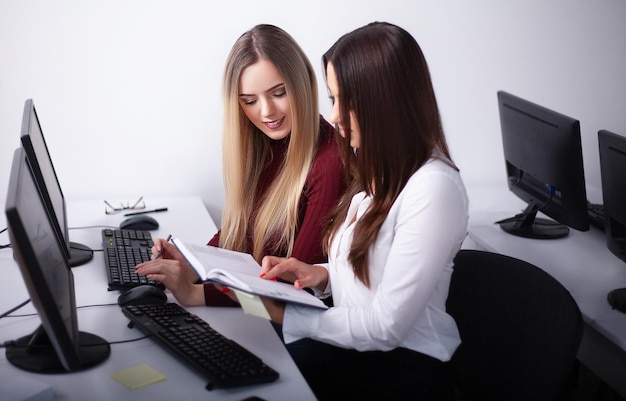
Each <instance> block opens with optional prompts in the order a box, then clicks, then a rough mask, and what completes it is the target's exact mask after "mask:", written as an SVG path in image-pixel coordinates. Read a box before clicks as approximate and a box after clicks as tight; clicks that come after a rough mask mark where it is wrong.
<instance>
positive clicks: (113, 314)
mask: <svg viewBox="0 0 626 401" xmlns="http://www.w3.org/2000/svg"><path fill="white" fill-rule="evenodd" d="M146 204H147V208H149V209H152V208H157V207H163V206H165V207H168V209H169V210H168V211H167V212H162V213H154V214H151V215H152V216H153V217H154V218H156V219H157V220H158V221H159V223H160V227H159V230H157V231H153V232H152V236H153V238H157V237H166V236H167V235H168V234H172V235H174V236H177V237H180V238H183V239H186V240H188V241H190V242H195V243H206V242H207V241H208V240H209V239H210V238H211V237H212V236H213V234H214V233H215V232H216V228H215V224H214V223H213V221H212V220H211V217H210V216H209V214H208V212H207V211H206V209H205V207H204V205H203V204H202V202H201V201H200V199H199V198H167V199H146ZM68 215H69V223H70V224H69V226H70V227H84V226H93V225H112V226H117V225H118V224H119V222H120V221H122V220H123V219H124V218H125V217H124V216H123V213H119V214H117V215H111V216H106V215H105V214H104V203H103V202H102V201H101V200H99V201H97V202H96V201H94V202H90V201H84V202H83V201H81V202H68ZM0 221H2V223H3V224H2V227H5V226H6V223H5V219H4V214H3V216H2V219H0ZM101 230H102V228H101V227H96V228H80V229H73V230H70V238H71V240H72V241H73V242H79V243H83V244H85V245H87V246H89V247H91V248H92V249H94V250H101V249H102V242H101ZM0 238H2V240H0V243H6V242H8V236H7V235H6V233H5V234H3V235H2V236H1V237H0ZM0 269H1V271H2V280H0V312H4V311H7V310H9V309H10V308H12V307H14V306H16V305H18V304H19V303H20V302H22V301H24V300H26V299H28V298H29V296H28V293H27V291H26V287H25V286H24V284H23V281H22V276H21V274H20V272H19V268H18V266H17V264H16V263H15V262H14V261H13V258H12V252H11V250H10V249H3V250H0ZM72 272H73V273H74V280H75V289H76V304H77V306H79V307H80V306H85V305H94V304H110V303H116V302H117V297H118V295H119V292H118V291H108V290H107V278H106V271H105V268H104V256H103V255H102V252H95V254H94V259H93V260H92V261H91V262H90V263H88V264H86V265H83V266H78V267H74V268H73V269H72ZM170 297H171V294H170ZM171 300H172V301H175V300H174V299H173V298H171ZM188 309H189V310H190V311H191V312H192V313H195V314H197V315H199V316H200V317H202V318H203V319H204V320H206V321H207V322H209V324H211V325H212V326H213V327H214V328H215V329H217V330H218V331H219V332H221V333H222V334H224V335H225V336H227V337H229V338H232V339H233V340H235V341H237V342H238V343H239V344H241V345H243V346H244V347H246V348H248V349H249V350H250V351H252V352H253V353H255V354H256V355H257V356H259V357H260V358H261V359H263V360H264V361H265V362H266V363H267V364H268V365H269V366H271V367H273V368H274V369H275V370H277V371H278V372H279V373H280V378H279V379H278V381H276V382H274V383H269V384H262V385H255V386H250V387H240V388H235V389H216V390H212V391H207V390H205V388H204V387H205V385H206V379H204V378H202V377H201V376H200V375H199V374H197V373H196V372H195V371H194V370H192V369H191V368H189V367H187V366H186V365H184V364H183V363H182V362H180V361H179V360H177V359H176V358H174V357H173V356H172V355H171V354H169V353H168V352H167V351H166V350H165V349H162V348H161V347H160V346H159V345H157V344H156V343H155V342H154V341H153V340H151V339H144V340H140V341H138V342H130V343H123V344H113V345H111V355H110V357H109V358H108V359H107V360H106V361H105V362H103V363H102V364H100V365H98V366H96V367H94V368H92V369H90V370H86V371H82V372H76V373H64V374H56V375H47V374H37V373H30V372H25V371H22V370H19V369H17V368H15V367H14V366H13V365H11V364H10V363H9V362H8V361H7V359H6V356H5V352H4V350H0V351H1V355H0V382H1V381H4V380H10V379H11V378H12V377H18V376H20V377H28V378H31V379H33V380H36V381H39V382H43V383H47V384H49V385H51V386H52V387H53V389H54V393H55V400H81V401H84V400H90V401H95V400H107V401H109V400H131V399H132V400H134V401H138V400H176V399H184V400H195V399H219V400H233V401H235V400H243V399H244V398H246V397H249V396H252V395H256V396H259V397H261V398H263V399H266V400H279V399H281V400H287V399H288V400H315V397H314V395H313V393H312V392H311V390H310V388H309V387H308V386H307V384H306V382H305V380H304V378H303V377H302V375H301V374H300V372H299V370H298V369H297V367H296V365H295V364H294V362H293V360H292V359H291V357H290V356H289V354H288V352H287V350H286V349H285V347H284V345H283V344H282V342H281V341H280V339H279V338H278V336H277V335H276V332H275V331H274V329H273V327H272V325H271V324H270V323H269V321H266V320H263V319H261V318H258V317H254V316H249V315H246V314H244V313H243V312H242V310H241V308H217V307H192V308H188ZM27 313H34V308H33V307H32V305H31V304H28V305H27V306H25V307H24V308H22V309H20V310H19V311H17V312H15V313H14V314H27ZM127 323H128V320H127V319H126V318H125V317H124V316H123V314H122V312H121V310H120V308H119V307H118V306H117V305H112V306H97V307H89V308H80V309H79V310H78V324H79V329H80V330H81V331H86V332H90V333H94V334H97V335H99V336H101V337H103V338H104V339H106V340H107V341H109V342H113V341H124V340H130V339H134V338H138V337H141V336H143V334H142V333H141V332H140V331H139V330H138V329H129V328H128V327H127V326H126V325H127ZM38 325H39V317H37V316H33V317H7V318H4V319H0V341H2V342H4V341H7V340H14V339H17V338H19V337H22V336H24V335H27V334H30V333H31V332H32V331H33V330H34V329H35V328H36V327H37V326H38ZM141 363H146V364H148V365H150V366H151V367H153V368H155V369H156V370H158V371H159V372H161V373H162V374H164V375H165V376H167V380H165V381H163V382H159V383H155V384H152V385H149V386H146V387H143V388H139V389H135V390H130V389H128V388H126V387H125V386H123V385H122V384H120V383H118V382H117V381H115V380H114V379H112V378H111V376H110V375H111V373H113V372H117V371H119V370H122V369H125V368H128V367H132V366H135V365H138V364H141ZM0 398H1V397H0Z"/></svg>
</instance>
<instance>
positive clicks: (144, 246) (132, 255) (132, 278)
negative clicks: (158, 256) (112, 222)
mask: <svg viewBox="0 0 626 401" xmlns="http://www.w3.org/2000/svg"><path fill="white" fill-rule="evenodd" d="M153 245H154V242H153V241H152V236H151V235H150V232H149V231H140V230H119V229H108V228H107V229H104V230H102V248H103V251H104V263H105V266H106V269H107V275H108V279H109V290H121V291H125V290H128V289H129V288H132V287H136V286H138V285H145V284H149V285H154V286H157V287H160V288H165V287H164V286H163V284H161V283H160V282H158V281H155V280H149V279H148V278H147V277H146V276H142V275H139V274H137V273H135V266H136V265H138V264H139V263H142V262H147V261H148V260H150V256H151V255H152V246H153Z"/></svg>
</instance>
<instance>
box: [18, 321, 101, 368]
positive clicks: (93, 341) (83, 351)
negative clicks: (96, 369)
mask: <svg viewBox="0 0 626 401" xmlns="http://www.w3.org/2000/svg"><path fill="white" fill-rule="evenodd" d="M78 337H79V339H78V341H79V346H78V354H79V358H80V367H79V368H78V369H76V370H75V371H79V370H84V369H88V368H91V367H92V366H95V365H97V364H99V363H101V362H103V361H104V360H106V359H107V358H108V357H109V355H110V354H111V346H110V345H109V343H108V342H106V340H104V339H103V338H101V337H99V336H97V335H95V334H91V333H85V332H82V331H79V332H78ZM6 358H7V360H8V361H9V362H10V363H11V364H12V365H14V366H15V367H17V368H20V369H22V370H26V371H29V372H35V373H69V371H68V370H66V369H65V367H64V366H63V364H62V363H61V360H60V359H59V357H58V356H57V353H56V351H55V349H54V347H53V346H52V344H51V343H50V339H49V337H48V335H47V334H46V332H45V330H44V329H43V327H41V326H40V327H39V328H38V329H37V330H36V331H35V332H34V333H33V334H31V335H28V336H24V337H21V338H19V339H17V340H15V341H10V342H7V344H6Z"/></svg>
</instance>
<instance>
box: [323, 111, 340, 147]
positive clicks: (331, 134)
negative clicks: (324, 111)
mask: <svg viewBox="0 0 626 401" xmlns="http://www.w3.org/2000/svg"><path fill="white" fill-rule="evenodd" d="M335 133H336V131H335V127H333V126H332V124H331V123H329V122H328V121H326V119H325V118H324V117H323V116H322V115H320V134H319V135H320V144H321V146H324V145H331V146H334V147H335V148H336V147H337V141H336V140H335Z"/></svg>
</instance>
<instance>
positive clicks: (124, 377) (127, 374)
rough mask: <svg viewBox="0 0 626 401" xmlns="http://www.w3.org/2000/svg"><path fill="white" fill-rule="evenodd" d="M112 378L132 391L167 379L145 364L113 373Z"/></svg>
mask: <svg viewBox="0 0 626 401" xmlns="http://www.w3.org/2000/svg"><path fill="white" fill-rule="evenodd" d="M111 377H112V378H114V379H115V380H117V381H118V382H120V383H122V384H123V385H125V386H126V387H128V388H129V389H131V390H134V389H137V388H141V387H144V386H147V385H149V384H153V383H157V382H160V381H163V380H165V379H166V378H167V377H165V375H163V374H161V373H159V372H157V371H156V370H154V369H153V368H152V367H150V366H148V365H146V364H145V363H142V364H141V365H137V366H133V367H130V368H126V369H122V370H118V371H117V372H113V373H111Z"/></svg>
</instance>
